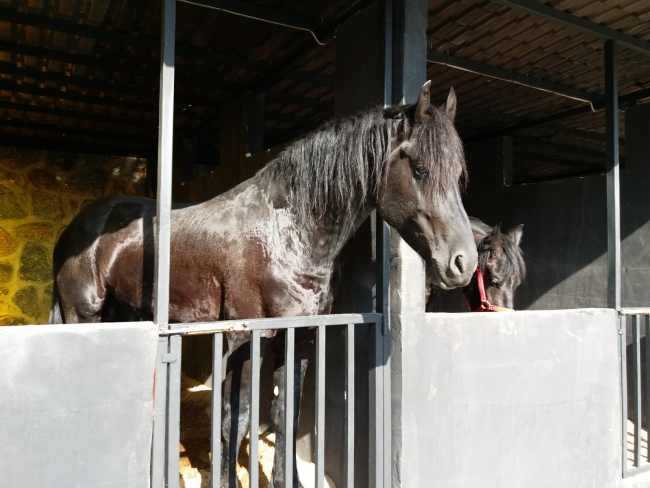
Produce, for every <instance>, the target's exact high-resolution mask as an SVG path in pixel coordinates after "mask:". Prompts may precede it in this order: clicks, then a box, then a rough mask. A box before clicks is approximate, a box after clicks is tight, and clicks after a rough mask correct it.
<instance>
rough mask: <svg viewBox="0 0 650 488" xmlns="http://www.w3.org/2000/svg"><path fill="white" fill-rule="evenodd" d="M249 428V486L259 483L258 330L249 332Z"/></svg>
mask: <svg viewBox="0 0 650 488" xmlns="http://www.w3.org/2000/svg"><path fill="white" fill-rule="evenodd" d="M250 344H251V385H250V403H249V408H250V419H251V420H250V428H249V429H248V449H249V450H248V453H249V454H248V479H249V480H250V481H249V484H248V486H249V487H250V488H257V487H259V485H260V473H259V461H258V459H259V452H260V450H259V441H260V359H261V358H260V331H259V330H254V331H253V333H252V334H251V342H250Z"/></svg>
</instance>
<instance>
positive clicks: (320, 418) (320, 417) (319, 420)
mask: <svg viewBox="0 0 650 488" xmlns="http://www.w3.org/2000/svg"><path fill="white" fill-rule="evenodd" d="M325 334H326V330H325V326H324V325H321V326H319V327H318V330H317V333H316V456H315V458H314V459H315V461H316V462H315V463H314V469H315V480H316V484H315V486H316V488H323V487H324V486H325V485H324V483H325Z"/></svg>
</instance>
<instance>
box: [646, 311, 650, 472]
mask: <svg viewBox="0 0 650 488" xmlns="http://www.w3.org/2000/svg"><path fill="white" fill-rule="evenodd" d="M645 386H646V398H645V401H646V404H645V408H646V432H650V315H645ZM646 461H647V462H648V463H650V448H648V449H646Z"/></svg>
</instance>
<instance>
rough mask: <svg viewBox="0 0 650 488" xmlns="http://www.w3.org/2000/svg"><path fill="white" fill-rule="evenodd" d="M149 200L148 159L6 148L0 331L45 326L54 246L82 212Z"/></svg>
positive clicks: (0, 164) (0, 191)
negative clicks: (123, 198)
mask: <svg viewBox="0 0 650 488" xmlns="http://www.w3.org/2000/svg"><path fill="white" fill-rule="evenodd" d="M145 192H146V161H145V160H143V159H137V158H115V157H108V156H96V155H84V154H75V153H61V152H48V151H39V150H30V149H17V148H0V325H22V324H40V323H47V320H48V316H49V310H50V305H51V297H52V280H53V277H52V251H53V249H54V244H55V243H56V240H57V238H58V237H59V235H60V234H61V232H62V231H63V229H65V227H66V226H67V225H68V224H69V223H70V221H71V220H72V218H73V217H74V216H75V215H76V214H77V212H78V211H79V210H80V209H81V208H82V207H83V206H84V205H86V204H87V203H88V202H90V201H92V200H95V199H97V198H99V197H102V196H106V195H145Z"/></svg>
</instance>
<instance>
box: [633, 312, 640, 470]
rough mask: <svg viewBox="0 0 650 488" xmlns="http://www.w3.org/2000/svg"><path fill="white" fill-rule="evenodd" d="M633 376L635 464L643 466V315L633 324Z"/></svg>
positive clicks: (635, 319) (637, 316)
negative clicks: (641, 462) (641, 461)
mask: <svg viewBox="0 0 650 488" xmlns="http://www.w3.org/2000/svg"><path fill="white" fill-rule="evenodd" d="M632 378H633V379H634V405H633V409H632V410H633V416H634V465H635V466H636V467H637V468H638V467H639V466H641V464H640V460H641V317H640V316H639V315H635V316H634V323H633V324H632Z"/></svg>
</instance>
